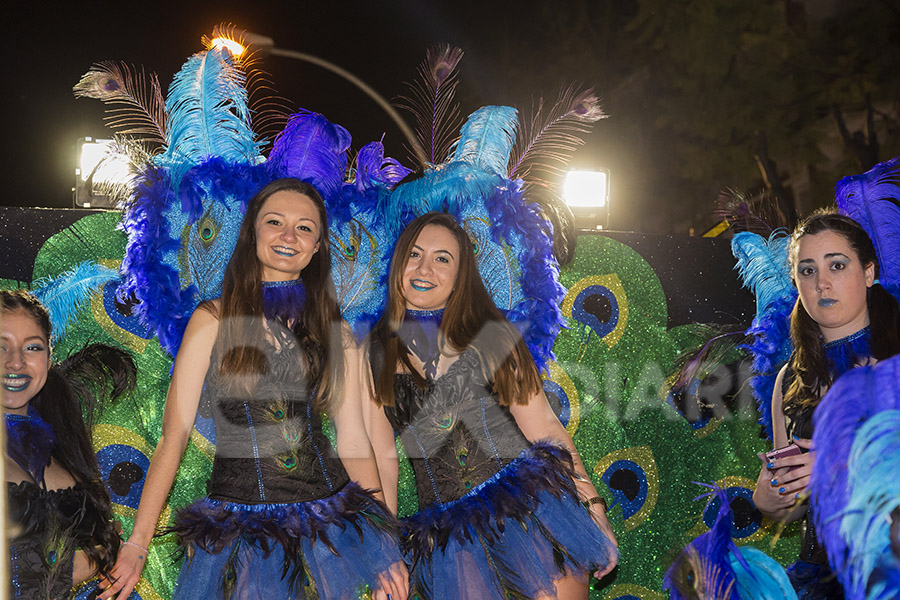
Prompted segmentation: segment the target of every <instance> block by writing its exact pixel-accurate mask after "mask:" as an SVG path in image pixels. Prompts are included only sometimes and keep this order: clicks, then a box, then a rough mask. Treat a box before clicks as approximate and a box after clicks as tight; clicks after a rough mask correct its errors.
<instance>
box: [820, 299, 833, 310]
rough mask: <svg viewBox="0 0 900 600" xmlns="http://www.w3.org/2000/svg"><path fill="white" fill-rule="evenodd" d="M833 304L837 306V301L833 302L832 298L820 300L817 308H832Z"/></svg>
mask: <svg viewBox="0 0 900 600" xmlns="http://www.w3.org/2000/svg"><path fill="white" fill-rule="evenodd" d="M835 304H837V300H835V299H834V298H820V299H819V306H821V307H823V308H828V307H829V306H834V305H835Z"/></svg>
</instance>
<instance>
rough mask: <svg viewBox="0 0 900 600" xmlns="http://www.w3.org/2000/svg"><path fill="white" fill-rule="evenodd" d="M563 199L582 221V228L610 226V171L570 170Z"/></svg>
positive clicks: (604, 227) (578, 219)
mask: <svg viewBox="0 0 900 600" xmlns="http://www.w3.org/2000/svg"><path fill="white" fill-rule="evenodd" d="M563 199H564V200H565V202H566V204H567V205H568V206H569V208H570V209H572V213H573V214H574V215H575V218H576V220H577V221H579V222H581V225H582V226H581V227H580V228H581V229H606V228H607V227H609V171H607V170H605V169H604V170H597V171H569V172H568V173H567V174H566V180H565V182H564V184H563Z"/></svg>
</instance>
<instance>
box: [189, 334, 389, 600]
mask: <svg viewBox="0 0 900 600" xmlns="http://www.w3.org/2000/svg"><path fill="white" fill-rule="evenodd" d="M267 325H268V330H269V338H270V339H269V340H268V341H267V346H266V349H265V355H266V361H267V365H266V366H267V369H266V373H265V374H264V375H262V376H261V377H260V381H259V382H258V383H257V385H256V388H255V392H254V394H253V395H252V397H242V396H240V395H234V394H233V393H229V392H228V389H229V388H228V386H227V385H226V383H227V382H226V381H225V378H224V377H223V375H222V374H221V373H219V370H218V366H217V365H218V360H217V356H216V353H215V351H214V352H213V356H212V358H211V363H210V368H209V371H208V372H207V375H206V380H205V385H204V389H203V392H202V395H201V399H200V404H201V410H210V411H211V412H212V415H213V419H214V422H215V426H216V455H215V459H214V461H213V469H212V474H211V476H210V480H209V482H208V484H207V494H208V495H207V497H206V498H203V499H201V500H198V501H197V502H195V503H193V504H192V505H190V506H188V507H186V508H184V509H182V510H181V511H180V512H179V513H178V515H177V516H176V518H175V524H174V526H173V527H172V528H171V530H172V531H175V532H176V533H177V534H178V537H179V541H180V542H181V544H182V545H183V547H184V548H185V554H186V556H185V562H184V565H183V566H182V569H181V572H180V573H179V576H178V581H177V583H176V586H175V593H174V598H175V599H187V598H191V599H195V598H210V599H212V598H240V599H251V598H252V599H256V598H259V599H263V598H265V599H267V600H269V599H282V598H292V599H294V598H296V599H305V598H310V599H312V598H317V599H322V600H326V599H328V600H331V599H337V600H350V599H355V598H360V597H365V594H366V593H367V592H368V591H369V590H370V589H371V588H374V587H377V583H378V579H377V577H378V575H379V574H380V573H384V572H386V571H387V570H388V569H389V567H390V566H391V565H392V564H394V563H395V562H397V561H399V560H402V557H401V556H400V553H399V549H398V547H397V539H396V534H395V523H394V520H393V519H392V517H391V516H390V514H389V513H388V511H387V510H386V508H385V507H384V506H383V505H382V504H381V503H379V502H378V501H377V500H375V499H374V498H373V497H372V495H371V493H370V492H368V491H366V490H363V489H362V488H360V487H359V486H358V485H357V484H356V483H354V482H352V481H350V478H349V477H348V475H347V472H346V471H345V469H344V467H343V465H342V463H341V461H340V459H339V458H338V457H337V456H336V455H335V453H334V452H333V450H332V446H331V443H330V442H329V440H328V438H327V437H326V435H325V433H324V432H323V424H322V417H321V415H319V414H318V412H316V410H315V408H314V407H313V403H312V396H313V395H314V394H313V393H311V391H310V390H308V389H307V385H306V381H305V377H304V375H303V373H302V368H301V362H300V356H299V352H301V350H300V349H299V348H298V344H297V341H296V338H295V337H294V335H293V333H292V332H291V331H290V330H288V329H287V328H286V327H284V326H283V325H282V324H281V323H280V322H279V321H277V320H268V321H267Z"/></svg>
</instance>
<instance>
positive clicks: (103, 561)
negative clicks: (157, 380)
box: [0, 290, 135, 599]
mask: <svg viewBox="0 0 900 600" xmlns="http://www.w3.org/2000/svg"><path fill="white" fill-rule="evenodd" d="M0 357H2V367H3V390H2V397H3V412H4V417H5V420H6V490H7V504H8V511H9V512H8V521H7V526H8V527H7V533H8V539H9V546H8V549H9V579H8V581H7V582H4V584H3V585H4V586H7V585H8V586H9V587H7V589H6V592H7V594H8V596H6V597H9V598H29V599H31V598H34V599H48V598H53V599H55V598H68V597H69V596H70V591H71V589H72V586H73V584H77V583H80V582H82V581H85V580H87V579H89V578H91V577H93V576H94V575H95V574H96V573H98V572H99V573H104V574H106V573H108V572H109V569H110V567H112V564H113V561H114V560H115V557H116V553H117V551H118V550H119V536H118V534H117V533H116V531H115V528H114V527H113V522H112V508H111V505H110V500H109V495H108V494H107V492H106V488H105V487H104V485H103V482H102V479H101V477H100V468H99V467H98V465H97V458H96V456H95V455H94V451H93V448H92V447H91V442H90V436H89V435H88V431H87V428H86V427H85V423H84V421H83V418H82V405H84V407H85V409H86V411H87V412H88V413H90V411H91V407H92V406H93V405H94V398H93V394H95V393H97V391H100V390H105V389H110V390H111V392H112V395H113V396H118V395H119V394H121V393H124V392H125V391H127V390H128V389H130V388H132V387H133V386H134V382H135V371H134V364H133V363H132V362H131V359H130V358H129V357H128V356H127V355H126V354H125V353H124V352H121V351H119V350H116V349H113V348H108V347H106V346H99V345H92V346H88V347H87V348H85V349H84V350H82V351H81V352H78V353H76V354H74V355H72V356H71V357H70V358H68V359H66V360H65V361H63V362H62V363H61V364H59V365H52V364H51V356H50V317H49V315H48V314H47V311H46V309H45V308H44V307H43V306H42V305H41V303H40V302H38V301H37V299H36V298H35V297H34V296H32V295H31V294H28V293H26V292H24V291H8V290H0ZM108 383H111V384H112V385H111V386H110V387H109V388H107V384H108ZM79 400H80V401H79Z"/></svg>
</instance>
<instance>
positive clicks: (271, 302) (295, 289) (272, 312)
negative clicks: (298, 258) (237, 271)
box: [262, 279, 306, 325]
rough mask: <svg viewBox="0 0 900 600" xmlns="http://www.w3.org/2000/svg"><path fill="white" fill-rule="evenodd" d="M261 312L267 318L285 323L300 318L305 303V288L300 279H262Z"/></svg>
mask: <svg viewBox="0 0 900 600" xmlns="http://www.w3.org/2000/svg"><path fill="white" fill-rule="evenodd" d="M262 292H263V312H264V313H265V315H266V318H267V319H269V320H272V319H277V320H279V321H281V322H283V323H284V324H285V325H287V324H289V323H293V322H295V321H296V320H297V319H299V318H300V314H301V313H302V312H303V308H304V306H305V305H306V288H305V287H304V286H303V280H302V279H291V280H290V281H263V282H262Z"/></svg>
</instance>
